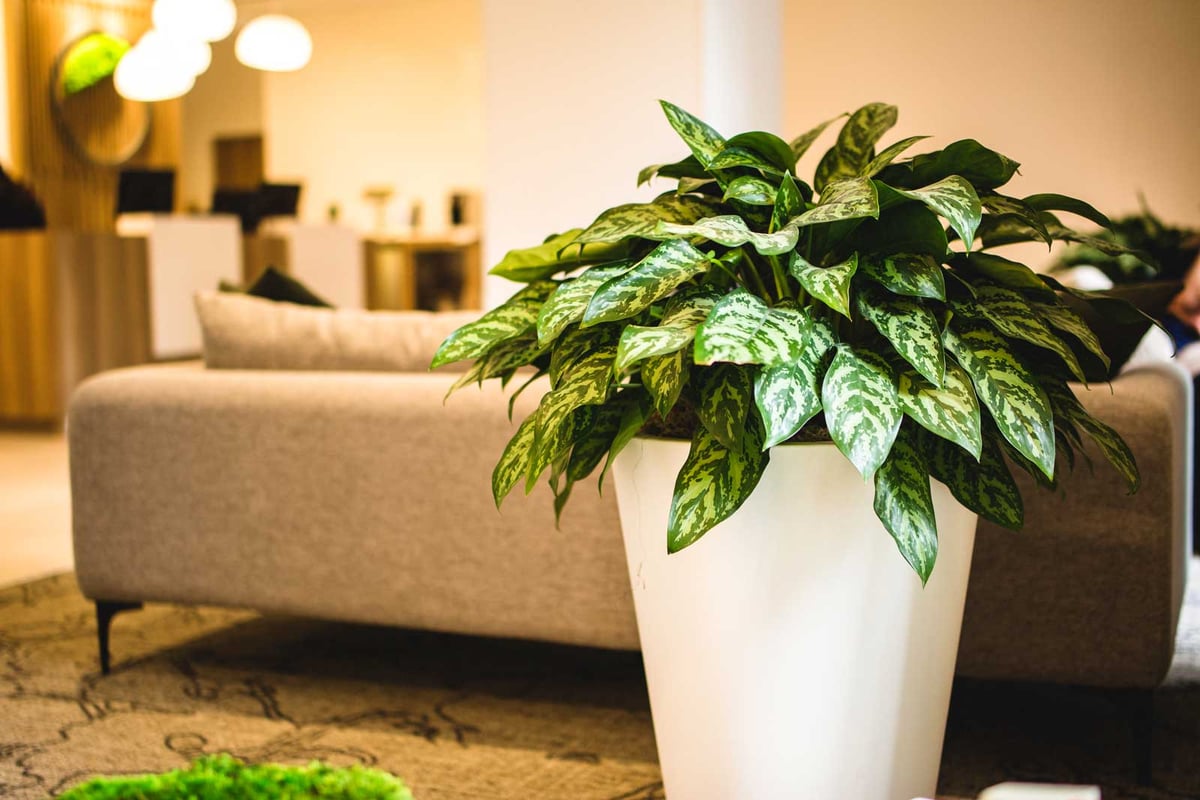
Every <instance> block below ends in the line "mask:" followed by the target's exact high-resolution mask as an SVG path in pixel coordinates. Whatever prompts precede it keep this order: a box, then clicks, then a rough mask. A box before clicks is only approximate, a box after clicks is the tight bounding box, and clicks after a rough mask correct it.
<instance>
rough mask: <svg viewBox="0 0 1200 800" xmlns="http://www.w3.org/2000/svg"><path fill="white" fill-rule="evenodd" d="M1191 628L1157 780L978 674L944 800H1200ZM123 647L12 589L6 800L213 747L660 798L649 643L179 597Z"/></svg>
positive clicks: (1110, 716) (515, 797)
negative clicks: (646, 654) (1024, 783)
mask: <svg viewBox="0 0 1200 800" xmlns="http://www.w3.org/2000/svg"><path fill="white" fill-rule="evenodd" d="M1183 633H1184V636H1183V638H1182V639H1181V647H1180V657H1179V659H1178V661H1179V663H1178V664H1177V665H1176V668H1175V669H1174V670H1173V673H1172V685H1171V686H1169V687H1167V688H1164V689H1163V690H1161V691H1160V692H1159V693H1158V696H1157V700H1156V705H1157V708H1156V725H1157V728H1156V731H1155V736H1156V748H1157V749H1156V755H1155V759H1156V761H1155V770H1156V772H1155V778H1156V780H1155V787H1154V788H1150V789H1142V788H1139V787H1137V786H1136V785H1135V783H1134V781H1133V779H1132V772H1133V762H1132V756H1131V752H1132V748H1131V746H1130V743H1129V731H1128V728H1127V726H1126V725H1125V723H1124V720H1123V719H1122V718H1121V716H1120V714H1118V713H1117V712H1116V710H1115V708H1116V707H1115V706H1114V704H1113V701H1112V698H1111V697H1110V696H1108V695H1106V694H1105V693H1096V692H1084V691H1080V690H1070V689H1062V688H1058V687H1020V686H1009V685H1002V684H973V683H966V682H963V683H960V685H958V686H957V687H956V689H955V696H954V703H953V708H952V710H951V721H950V726H949V729H948V736H947V742H946V750H945V757H944V759H943V769H942V782H941V787H940V791H941V793H942V795H943V796H946V797H952V796H953V797H973V796H975V794H976V793H977V792H978V791H979V790H980V789H982V788H984V787H986V786H988V785H991V784H993V783H998V782H1000V781H1002V780H1006V779H1008V780H1011V779H1025V780H1043V781H1076V782H1101V783H1103V784H1104V786H1105V794H1104V797H1105V798H1106V800H1165V799H1166V798H1196V797H1200V592H1196V591H1195V590H1194V591H1193V595H1192V597H1191V607H1190V608H1189V616H1188V618H1187V619H1186V620H1185V624H1184V631H1183ZM113 650H114V659H115V664H114V671H113V674H112V675H110V676H108V677H100V675H99V674H98V670H97V664H96V651H95V627H94V622H93V615H92V608H91V605H90V604H88V603H87V602H86V601H85V600H84V599H83V597H82V596H80V594H79V592H78V590H77V589H76V587H75V583H74V580H73V578H72V577H71V576H69V575H66V576H59V577H56V578H50V579H47V580H43V581H38V582H35V583H31V584H26V585H24V586H20V587H16V588H13V589H7V590H3V591H0V797H4V798H39V799H40V798H44V797H47V796H48V795H52V794H55V793H58V792H61V791H62V790H63V789H65V788H67V787H69V786H71V785H73V784H75V783H78V782H79V781H81V780H82V779H84V778H85V777H87V776H90V775H93V774H96V773H104V774H122V773H137V772H159V771H163V770H168V769H175V768H178V767H181V766H183V765H184V764H186V763H187V762H188V761H189V760H191V759H193V758H195V757H196V756H199V755H203V754H211V753H218V752H229V753H232V754H233V755H235V756H237V757H239V758H242V759H244V760H247V761H251V762H258V761H277V762H284V763H304V762H307V761H309V760H311V759H322V760H324V761H327V762H329V763H332V764H336V765H349V764H355V763H359V764H365V765H369V766H373V767H378V768H381V769H384V770H387V771H389V772H392V773H395V774H397V775H400V776H402V777H403V778H404V779H405V780H406V781H407V782H408V783H409V784H410V786H412V788H413V790H414V793H415V795H416V797H417V798H419V800H663V797H664V795H663V792H662V787H661V784H660V780H659V773H658V766H657V763H656V756H655V748H654V737H653V731H652V728H651V723H650V714H649V710H648V705H647V699H646V692H645V686H644V684H643V680H644V677H643V674H642V670H641V663H640V657H639V656H638V655H637V654H635V653H611V652H606V651H598V650H587V649H580V648H568V647H557V646H551V645H542V644H531V643H525V642H511V641H497V640H485V639H476V638H468V637H458V636H445V635H435V634H428V633H417V632H412V631H401V630H395V629H388V628H372V627H364V626H354V625H341V624H334V623H325V622H317V621H311V620H296V619H279V618H263V617H259V616H258V615H255V614H252V613H246V612H236V611H227V610H218V609H209V608H204V609H193V608H183V607H177V606H166V605H155V606H150V607H149V608H147V610H145V611H141V612H132V613H128V614H124V615H121V616H119V617H118V618H117V621H116V623H115V624H114V629H113ZM677 800H687V798H678V799H677ZM731 800H754V798H731ZM847 800H849V799H847Z"/></svg>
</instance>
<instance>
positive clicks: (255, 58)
mask: <svg viewBox="0 0 1200 800" xmlns="http://www.w3.org/2000/svg"><path fill="white" fill-rule="evenodd" d="M234 52H235V53H236V55H237V59H238V61H240V62H242V63H243V64H245V65H246V66H248V67H253V68H254V69H261V70H265V71H267V72H294V71H295V70H298V69H300V68H301V67H303V66H304V65H305V64H307V63H308V61H309V59H310V58H312V37H311V36H309V34H308V29H307V28H305V27H304V25H303V24H301V23H300V21H299V20H297V19H294V18H292V17H288V16H284V15H283V14H264V15H263V16H261V17H255V18H254V19H252V20H250V22H248V23H247V24H246V27H244V28H242V31H241V33H239V34H238V37H237V42H236V44H235V45H234Z"/></svg>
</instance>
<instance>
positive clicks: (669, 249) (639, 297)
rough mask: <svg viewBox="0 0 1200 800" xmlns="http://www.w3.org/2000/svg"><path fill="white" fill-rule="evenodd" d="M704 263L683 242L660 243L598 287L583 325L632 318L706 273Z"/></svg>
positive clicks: (694, 249)
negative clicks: (630, 267)
mask: <svg viewBox="0 0 1200 800" xmlns="http://www.w3.org/2000/svg"><path fill="white" fill-rule="evenodd" d="M708 259H709V257H708V256H707V255H705V254H704V253H701V252H700V251H699V250H697V249H696V248H694V247H692V246H691V245H690V244H688V243H687V242H684V241H681V240H673V241H668V242H663V243H662V244H660V245H659V246H658V247H656V248H654V250H652V251H651V252H650V254H649V255H648V256H646V257H645V258H643V259H642V260H641V261H639V262H638V263H637V264H635V265H634V267H633V269H631V270H629V271H628V272H625V273H624V274H621V275H618V276H617V277H615V278H610V279H609V280H608V281H605V282H604V283H603V284H601V286H600V288H599V289H597V290H596V293H595V294H594V295H592V299H591V302H589V303H588V307H587V310H586V311H585V312H584V314H583V325H584V326H590V325H596V324H599V323H601V322H612V321H616V320H622V319H627V318H628V317H632V316H633V315H634V314H637V313H638V312H640V311H643V310H645V309H647V308H649V307H650V305H651V304H652V303H655V302H657V301H658V300H661V299H662V298H664V297H666V296H667V295H669V294H670V293H671V292H673V291H675V289H677V288H678V287H679V286H680V285H682V284H683V283H685V282H687V281H689V280H691V279H692V278H693V277H695V276H696V275H699V274H700V273H702V272H704V271H705V270H706V269H708Z"/></svg>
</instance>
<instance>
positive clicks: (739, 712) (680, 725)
mask: <svg viewBox="0 0 1200 800" xmlns="http://www.w3.org/2000/svg"><path fill="white" fill-rule="evenodd" d="M687 451H688V443H687V442H682V441H673V440H663V439H650V438H640V437H639V438H637V439H635V440H634V441H633V442H631V443H630V445H629V446H628V447H627V448H626V449H625V450H624V451H623V452H622V453H621V454H620V456H619V458H618V459H617V462H616V465H615V478H616V488H617V500H618V504H619V506H620V513H621V525H622V528H623V530H624V536H625V550H626V554H627V557H628V561H629V575H630V579H631V581H632V584H633V596H634V602H635V605H636V609H637V618H638V629H639V631H640V634H641V642H642V652H643V656H644V659H645V665H646V678H647V683H648V685H649V691H650V704H651V711H652V714H653V717H654V732H655V738H656V740H657V743H658V753H659V761H660V763H661V766H662V773H663V780H664V784H665V789H666V794H667V797H668V798H669V800H735V799H736V800H909V799H910V798H913V797H920V796H925V797H932V796H933V793H934V790H935V787H936V784H937V774H938V765H939V762H940V759H941V750H942V739H943V735H944V732H945V726H946V713H947V709H948V706H949V701H950V686H951V681H952V678H953V674H954V661H955V655H956V652H957V649H958V637H959V629H960V627H961V624H962V613H963V603H964V600H965V597H966V589H967V577H968V573H969V570H970V564H971V550H972V546H973V543H974V536H975V521H976V518H975V515H974V514H973V513H972V512H970V511H967V510H966V509H964V508H963V507H962V506H960V505H959V504H958V503H957V502H956V501H955V500H954V499H953V497H952V496H951V495H950V493H949V491H947V490H946V489H945V487H943V486H941V485H940V484H938V483H936V482H934V484H933V497H934V504H935V508H936V512H937V522H938V532H939V552H938V557H937V564H936V568H935V569H934V572H933V576H932V578H931V579H930V581H929V583H928V585H926V586H925V587H924V588H922V587H921V582H920V580H919V579H918V578H917V577H916V575H914V574H913V572H912V570H911V569H909V567H908V565H907V564H906V563H905V562H904V560H903V558H901V556H900V554H899V553H898V552H897V549H896V545H895V543H894V542H893V541H892V539H891V537H890V536H889V535H888V534H887V532H886V531H885V530H884V528H883V527H882V525H880V523H879V522H878V520H877V519H876V517H875V514H874V512H873V510H872V499H873V488H872V487H871V485H870V484H869V483H867V482H864V481H863V479H862V478H861V477H860V476H859V475H858V473H857V472H856V471H855V469H854V467H853V466H851V465H850V463H849V462H848V461H847V460H846V459H845V458H844V457H843V456H842V455H841V454H840V453H839V452H838V451H837V450H836V448H834V446H833V445H831V444H793V445H785V446H782V447H777V448H775V449H774V450H773V451H772V453H771V463H770V466H769V467H768V468H767V470H766V473H765V474H764V475H763V478H762V481H761V482H760V484H759V486H758V488H757V489H756V490H755V492H754V493H753V494H752V495H751V497H750V498H749V499H748V500H747V501H746V503H745V505H743V507H742V508H741V509H740V510H739V511H738V512H737V513H736V514H735V515H734V516H733V517H731V518H730V519H728V520H726V521H725V522H724V523H722V524H721V525H719V526H717V527H716V528H714V529H713V530H712V531H710V532H709V533H708V534H706V535H705V536H704V538H702V539H701V540H700V541H699V542H697V543H695V544H693V545H692V546H691V547H689V548H687V549H685V550H683V551H682V552H679V553H676V554H673V555H668V554H667V547H666V524H667V516H668V511H669V508H670V504H671V494H672V490H673V488H674V481H675V476H676V474H677V473H678V472H679V469H680V467H681V466H682V464H683V462H684V459H685V458H686V456H687Z"/></svg>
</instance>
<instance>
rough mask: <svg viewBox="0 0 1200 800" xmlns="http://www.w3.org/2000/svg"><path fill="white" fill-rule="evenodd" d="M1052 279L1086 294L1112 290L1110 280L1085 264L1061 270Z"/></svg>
mask: <svg viewBox="0 0 1200 800" xmlns="http://www.w3.org/2000/svg"><path fill="white" fill-rule="evenodd" d="M1054 277H1056V278H1058V280H1059V281H1061V282H1062V283H1063V284H1064V285H1066V286H1071V287H1073V288H1075V289H1083V290H1084V291H1087V292H1103V291H1105V290H1106V289H1111V288H1113V282H1112V278H1110V277H1108V276H1107V275H1105V274H1104V273H1103V272H1101V271H1100V270H1098V269H1096V268H1095V267H1091V266H1088V265H1087V264H1082V265H1080V266H1078V267H1071V268H1070V269H1067V270H1063V271H1062V272H1060V273H1058V274H1057V275H1055V276H1054Z"/></svg>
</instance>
